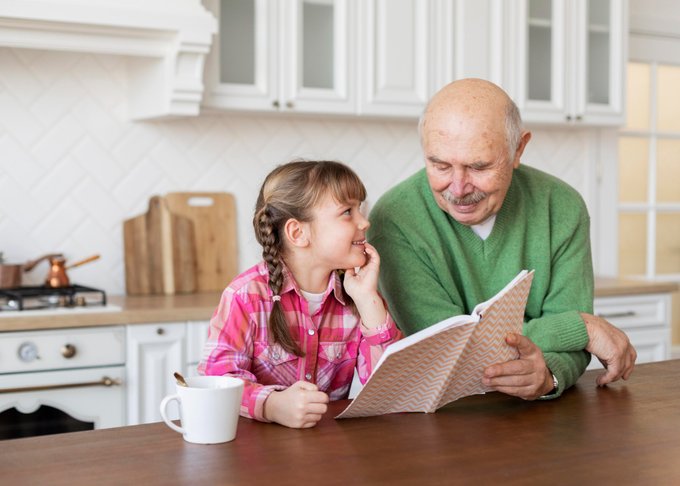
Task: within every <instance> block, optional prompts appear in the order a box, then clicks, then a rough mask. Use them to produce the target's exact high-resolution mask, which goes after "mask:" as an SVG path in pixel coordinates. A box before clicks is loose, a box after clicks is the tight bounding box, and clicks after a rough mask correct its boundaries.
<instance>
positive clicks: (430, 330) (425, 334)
mask: <svg viewBox="0 0 680 486" xmlns="http://www.w3.org/2000/svg"><path fill="white" fill-rule="evenodd" d="M478 321H479V315H476V316H469V315H466V314H463V315H460V316H453V317H449V318H448V319H444V320H443V321H441V322H438V323H437V324H433V325H432V326H430V327H427V328H425V329H422V330H420V331H418V332H417V333H415V334H411V335H410V336H407V337H405V338H403V339H400V340H399V341H397V342H396V343H393V344H391V345H390V346H388V348H387V349H386V350H385V352H384V353H383V355H382V356H381V357H380V360H378V363H377V364H376V365H375V370H377V369H378V368H379V367H380V365H382V363H383V361H385V360H386V359H387V358H388V357H389V356H390V355H391V354H393V353H397V352H399V351H401V350H402V349H405V348H408V347H409V346H413V345H414V344H415V343H417V342H418V341H422V340H424V339H427V338H429V337H430V336H434V335H435V334H439V333H440V332H442V331H444V330H445V329H448V328H451V327H457V326H462V325H464V324H468V323H470V322H478ZM375 370H374V371H373V373H375Z"/></svg>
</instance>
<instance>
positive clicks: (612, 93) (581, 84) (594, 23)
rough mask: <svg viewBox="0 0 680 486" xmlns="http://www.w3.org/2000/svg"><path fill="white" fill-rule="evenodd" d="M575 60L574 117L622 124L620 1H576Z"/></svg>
mask: <svg viewBox="0 0 680 486" xmlns="http://www.w3.org/2000/svg"><path fill="white" fill-rule="evenodd" d="M575 15H576V16H577V23H576V26H577V37H578V39H577V46H578V51H577V54H576V59H575V61H576V62H577V64H576V66H578V67H579V72H578V75H577V96H576V100H575V103H574V104H575V108H574V112H575V117H576V119H577V121H578V120H581V119H583V120H585V121H589V122H593V123H599V122H603V123H607V122H610V123H612V124H615V123H622V122H623V84H624V79H625V72H624V60H625V53H624V35H626V32H624V30H625V29H624V26H625V19H624V8H623V1H622V0H579V2H578V3H577V9H576V12H575Z"/></svg>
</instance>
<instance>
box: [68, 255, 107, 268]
mask: <svg viewBox="0 0 680 486" xmlns="http://www.w3.org/2000/svg"><path fill="white" fill-rule="evenodd" d="M99 257H100V255H92V256H89V257H87V258H85V259H83V260H80V261H78V262H75V263H71V264H70V265H67V266H65V267H64V268H65V269H69V268H73V267H78V266H80V265H84V264H86V263H90V262H93V261H95V260H99Z"/></svg>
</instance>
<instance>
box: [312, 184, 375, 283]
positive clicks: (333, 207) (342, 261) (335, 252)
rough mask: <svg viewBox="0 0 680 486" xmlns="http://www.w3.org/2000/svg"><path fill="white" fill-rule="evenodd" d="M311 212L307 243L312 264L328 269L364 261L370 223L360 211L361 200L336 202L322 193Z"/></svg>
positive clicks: (361, 264) (352, 266)
mask: <svg viewBox="0 0 680 486" xmlns="http://www.w3.org/2000/svg"><path fill="white" fill-rule="evenodd" d="M312 213H313V214H314V219H313V220H312V222H311V223H310V226H309V228H310V247H311V249H312V252H313V258H314V262H315V264H318V265H323V266H327V268H328V270H329V271H332V270H336V269H348V268H354V267H361V266H363V265H364V264H365V263H366V255H365V254H364V244H365V243H366V230H367V229H368V227H369V225H370V223H369V222H368V219H366V217H365V216H364V215H363V214H362V211H361V201H350V202H349V203H340V202H338V201H336V200H335V199H333V197H332V196H330V195H326V196H325V197H324V198H322V199H321V201H320V202H319V203H318V204H317V206H316V207H315V208H314V210H313V211H312Z"/></svg>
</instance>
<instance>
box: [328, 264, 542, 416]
mask: <svg viewBox="0 0 680 486" xmlns="http://www.w3.org/2000/svg"><path fill="white" fill-rule="evenodd" d="M533 277H534V272H533V270H532V271H531V272H528V271H527V270H522V271H521V272H520V273H519V274H518V275H517V276H516V277H515V278H514V279H513V280H512V281H511V282H510V283H509V284H508V285H506V286H505V288H503V290H501V291H500V292H498V293H497V294H496V295H495V296H493V297H492V298H491V299H489V300H487V301H485V302H482V303H481V304H478V305H477V306H476V307H475V308H474V310H473V312H472V314H471V315H461V316H454V317H450V318H448V319H446V320H444V321H442V322H440V323H438V324H435V325H433V326H430V327H428V328H427V329H423V330H422V331H419V332H417V333H415V334H412V335H411V336H409V337H407V338H404V339H402V340H401V341H397V342H396V343H394V344H392V345H390V346H389V347H388V348H387V349H386V350H385V353H384V354H383V355H382V357H381V358H380V361H378V364H377V365H376V367H375V370H374V371H373V374H372V375H371V377H370V378H369V379H368V381H367V382H366V384H365V385H364V387H363V388H362V389H361V391H360V392H359V394H358V395H357V396H356V398H355V399H354V400H353V401H352V403H351V404H350V405H349V406H348V407H347V408H346V409H345V410H344V411H343V412H342V413H340V415H338V416H337V417H335V418H351V417H370V416H372V415H381V414H385V413H395V412H434V411H435V410H437V409H438V408H440V407H443V406H444V405H446V404H447V403H451V402H453V401H454V400H457V399H459V398H462V397H466V396H468V395H476V394H481V393H486V392H487V391H490V389H489V388H488V387H486V386H484V385H482V375H483V373H484V369H485V368H486V367H487V366H490V365H492V364H495V363H501V362H504V361H510V360H513V359H517V357H518V356H517V350H516V349H515V348H513V347H511V346H508V345H507V344H506V343H505V336H506V334H507V333H508V332H516V333H521V332H522V324H523V322H524V308H525V306H526V302H527V298H528V296H529V289H530V287H531V281H532V280H533Z"/></svg>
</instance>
